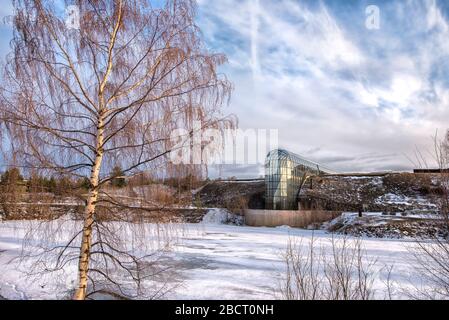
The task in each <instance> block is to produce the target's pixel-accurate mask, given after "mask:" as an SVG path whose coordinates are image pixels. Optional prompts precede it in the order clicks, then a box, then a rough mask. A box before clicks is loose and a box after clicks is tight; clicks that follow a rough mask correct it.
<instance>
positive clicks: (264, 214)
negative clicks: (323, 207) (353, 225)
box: [245, 209, 341, 228]
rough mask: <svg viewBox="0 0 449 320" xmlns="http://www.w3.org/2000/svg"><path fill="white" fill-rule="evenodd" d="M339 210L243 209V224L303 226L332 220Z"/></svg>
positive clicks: (339, 213)
mask: <svg viewBox="0 0 449 320" xmlns="http://www.w3.org/2000/svg"><path fill="white" fill-rule="evenodd" d="M339 215H341V212H339V211H320V210H312V211H297V210H296V211H292V210H253V209H247V210H245V224H246V225H248V226H252V227H278V226H284V225H286V226H290V227H296V228H305V227H307V226H308V225H310V224H313V223H321V222H325V221H329V220H332V219H334V218H336V217H338V216H339Z"/></svg>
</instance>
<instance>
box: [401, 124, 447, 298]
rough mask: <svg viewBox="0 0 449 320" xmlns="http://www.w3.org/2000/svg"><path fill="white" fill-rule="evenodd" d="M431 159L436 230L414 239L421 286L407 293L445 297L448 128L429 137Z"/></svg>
mask: <svg viewBox="0 0 449 320" xmlns="http://www.w3.org/2000/svg"><path fill="white" fill-rule="evenodd" d="M433 146H434V160H435V162H436V164H437V165H438V169H439V170H440V173H439V174H438V176H437V177H435V180H437V181H438V185H439V188H438V189H439V192H438V193H437V194H436V196H437V200H438V201H437V206H438V214H439V216H440V223H439V229H440V230H439V232H437V233H436V234H432V235H430V236H431V239H430V240H428V241H424V240H420V239H418V240H417V241H416V244H415V245H414V246H413V247H412V248H411V250H410V251H411V253H412V255H413V256H414V258H415V266H416V271H417V273H418V274H419V275H420V277H421V282H422V285H421V286H420V287H416V286H414V290H413V291H412V292H409V295H410V296H411V297H412V298H416V299H422V298H424V299H449V170H448V169H449V130H448V131H447V132H446V135H445V136H444V137H443V138H439V137H438V134H435V136H434V138H433Z"/></svg>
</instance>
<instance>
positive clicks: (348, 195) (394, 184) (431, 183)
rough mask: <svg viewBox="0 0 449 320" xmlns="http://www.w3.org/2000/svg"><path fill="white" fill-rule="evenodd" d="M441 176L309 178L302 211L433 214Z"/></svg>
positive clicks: (301, 202)
mask: <svg viewBox="0 0 449 320" xmlns="http://www.w3.org/2000/svg"><path fill="white" fill-rule="evenodd" d="M439 184H440V182H439V179H438V175H432V174H412V173H387V174H377V175H329V176H323V177H313V178H311V179H309V180H308V181H307V182H306V183H305V185H304V187H303V189H302V190H301V193H300V204H301V207H302V208H311V209H325V210H341V211H358V210H359V209H362V211H369V212H385V213H390V212H406V213H432V212H435V211H436V210H437V201H438V194H439V193H440V192H441V188H440V187H439Z"/></svg>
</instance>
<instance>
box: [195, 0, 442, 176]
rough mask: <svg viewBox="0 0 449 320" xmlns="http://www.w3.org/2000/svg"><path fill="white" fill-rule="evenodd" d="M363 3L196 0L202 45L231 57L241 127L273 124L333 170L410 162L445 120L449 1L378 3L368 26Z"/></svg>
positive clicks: (288, 143) (284, 138)
mask: <svg viewBox="0 0 449 320" xmlns="http://www.w3.org/2000/svg"><path fill="white" fill-rule="evenodd" d="M257 3H258V4H257ZM369 4H373V3H368V2H364V1H361V2H344V1H343V2H342V1H321V2H316V1H292V0H283V1H274V0H273V1H270V0H260V1H255V0H247V1H237V0H222V1H201V2H200V10H199V13H200V14H199V24H200V26H202V27H203V30H204V33H205V38H206V40H207V43H208V45H209V46H210V47H212V48H213V49H215V50H219V51H224V52H225V53H226V54H227V55H228V57H229V59H230V64H229V65H228V66H227V67H226V68H225V70H224V71H225V72H227V74H228V75H229V76H230V78H231V79H232V80H233V81H234V83H235V86H236V90H235V92H234V96H233V100H232V103H231V107H230V108H231V110H230V111H232V112H234V113H236V114H237V115H239V118H240V123H241V126H242V127H247V128H278V129H279V130H280V137H279V141H280V144H281V146H283V147H286V148H288V149H291V150H293V151H296V152H298V153H302V154H304V155H308V156H310V157H311V158H313V159H314V160H317V161H326V162H328V164H329V165H331V166H333V167H335V168H336V169H339V170H348V171H354V170H363V171H370V170H385V169H391V170H399V169H401V170H402V169H404V168H408V169H410V168H412V167H413V164H412V163H411V162H410V161H409V159H407V155H408V156H412V155H413V152H414V151H413V150H414V149H415V147H416V146H417V147H418V148H420V149H422V150H425V149H429V147H430V145H429V144H430V143H431V139H430V136H431V135H432V134H433V133H434V132H435V130H436V129H437V128H439V129H440V130H444V129H445V128H448V127H449V81H448V80H447V74H448V72H449V23H448V18H447V14H448V12H449V8H448V7H447V5H446V4H445V2H444V1H441V2H437V1H432V0H428V1H425V0H422V1H418V0H415V1H413V0H411V1H407V2H405V1H400V2H399V1H397V2H396V1H394V2H390V1H378V3H377V5H378V7H379V9H380V14H381V28H380V29H379V30H368V29H366V28H365V7H366V6H367V5H369ZM255 8H256V9H255ZM253 10H257V14H255V13H254V12H253ZM254 17H257V18H258V23H257V33H255V30H254V25H255V24H254ZM255 34H257V37H256V38H257V43H256V44H254V39H255ZM255 48H256V49H257V52H256V53H255V52H254V51H255ZM255 57H257V62H258V66H259V67H258V76H257V77H256V78H254V76H253V75H254V61H255ZM309 150H314V152H310V153H309V152H308V151H309ZM425 152H426V151H425Z"/></svg>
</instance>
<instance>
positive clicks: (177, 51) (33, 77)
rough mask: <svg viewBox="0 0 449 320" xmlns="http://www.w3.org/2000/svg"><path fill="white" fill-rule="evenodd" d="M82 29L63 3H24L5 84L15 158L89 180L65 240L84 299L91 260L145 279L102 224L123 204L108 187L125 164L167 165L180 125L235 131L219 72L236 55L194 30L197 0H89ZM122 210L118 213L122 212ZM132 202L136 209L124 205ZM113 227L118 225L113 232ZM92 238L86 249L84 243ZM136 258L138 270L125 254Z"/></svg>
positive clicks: (2, 116) (84, 1)
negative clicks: (78, 222) (210, 45)
mask: <svg viewBox="0 0 449 320" xmlns="http://www.w3.org/2000/svg"><path fill="white" fill-rule="evenodd" d="M75 4H76V6H77V8H78V9H79V13H80V26H79V28H78V29H70V28H67V25H66V23H65V17H64V16H62V15H61V13H60V12H61V10H60V7H58V4H57V3H55V2H53V1H39V0H14V1H13V5H14V8H15V16H14V17H13V24H14V36H13V40H12V42H11V46H12V53H11V54H10V55H9V57H8V61H7V66H6V68H5V73H4V79H3V81H2V84H1V88H0V90H1V102H0V103H1V105H2V106H1V109H0V121H1V123H0V125H1V128H2V130H1V132H2V134H3V135H4V136H6V137H7V139H5V140H6V141H9V142H11V147H10V148H11V149H13V150H14V153H15V155H16V161H18V162H20V163H21V164H22V165H23V166H25V167H29V168H38V169H42V170H46V172H49V173H57V174H60V175H63V176H67V177H70V178H80V179H82V178H86V177H87V178H88V179H89V184H90V185H89V190H88V195H87V198H86V205H85V209H84V214H83V225H82V228H81V229H80V230H79V231H77V232H76V233H75V236H74V237H73V238H72V239H70V241H69V242H68V243H65V244H64V245H63V246H61V247H60V255H58V257H63V254H64V253H65V252H66V250H68V249H73V248H79V249H80V252H79V258H78V256H74V255H72V256H71V257H70V258H69V260H67V262H68V261H70V259H74V258H77V259H79V262H78V265H79V271H78V272H79V281H78V285H77V290H76V293H75V294H74V298H75V299H85V298H86V296H87V295H88V290H89V289H88V283H89V279H90V280H92V281H91V285H92V286H93V285H94V284H95V282H94V281H93V279H94V278H93V277H92V276H93V274H94V273H95V274H96V275H97V276H100V277H102V278H103V280H105V281H106V280H107V281H109V282H113V283H114V279H112V278H111V276H110V274H108V273H107V271H105V270H100V269H98V268H96V267H95V266H94V265H92V262H93V261H98V260H102V261H103V263H102V266H103V267H105V266H108V265H110V264H113V265H118V266H119V267H122V268H124V269H125V270H126V271H127V272H129V273H130V276H131V277H132V278H133V279H135V280H136V281H137V282H139V281H140V279H141V278H139V277H137V276H136V274H137V273H139V262H140V261H139V260H138V259H137V258H136V257H134V256H133V255H131V254H129V253H128V251H126V250H125V249H124V248H120V247H117V246H115V245H116V244H117V243H119V239H117V237H119V234H120V233H119V232H118V230H115V229H114V228H112V227H111V226H110V225H107V224H105V223H103V222H104V220H107V218H106V219H105V217H107V215H108V214H109V213H104V214H103V215H102V217H103V218H102V219H99V208H100V207H99V206H100V205H101V206H102V208H103V209H102V210H106V209H107V211H108V212H109V210H110V209H111V207H115V208H116V210H115V212H116V213H117V212H120V211H121V209H120V208H123V206H120V201H118V200H117V199H115V198H114V196H113V195H109V194H107V193H106V191H105V189H104V186H105V185H106V184H108V183H109V182H110V181H111V179H113V177H111V176H110V175H109V173H110V172H111V169H112V167H113V166H114V164H115V163H118V162H119V163H120V164H121V165H122V172H123V174H125V175H133V174H138V173H140V172H142V171H145V170H152V169H154V168H158V167H160V165H161V164H162V163H164V162H165V161H166V159H167V156H168V155H169V153H170V152H171V151H173V143H172V141H170V134H171V132H172V131H173V130H174V129H175V128H178V127H182V128H187V129H188V130H190V132H191V130H193V129H192V128H193V125H192V123H193V121H201V124H202V126H201V129H204V128H224V127H225V126H228V125H230V126H231V125H233V120H232V119H224V118H222V117H221V112H220V109H221V107H222V106H223V105H224V104H225V103H226V102H227V99H228V98H229V94H230V91H231V85H230V83H229V82H228V81H227V79H226V78H225V77H224V76H223V75H220V74H219V73H218V71H217V67H218V66H219V65H221V64H222V63H224V62H225V61H226V59H225V57H224V56H223V55H220V54H212V53H210V52H209V51H208V50H206V49H205V47H204V45H203V43H202V41H201V37H200V30H199V29H198V27H197V26H196V25H195V22H194V17H195V3H194V1H191V0H167V1H166V2H165V4H163V5H162V6H159V5H158V6H154V7H153V6H152V5H151V3H150V1H145V0H130V1H125V0H114V1H109V0H98V1H90V0H78V1H75ZM117 207H119V209H117ZM125 207H126V206H125ZM110 228H112V230H109V229H110ZM80 237H81V239H80V240H81V245H80V246H79V247H78V246H77V245H75V244H74V242H75V241H78V239H79V238H80ZM117 256H120V257H124V258H126V259H128V260H129V261H128V262H127V263H129V264H132V265H133V267H132V268H131V267H128V266H127V265H126V264H124V263H122V261H121V260H120V259H119V258H118V257H117Z"/></svg>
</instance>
